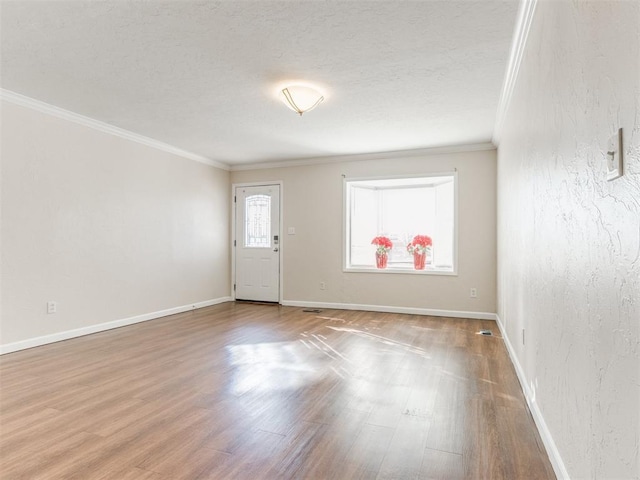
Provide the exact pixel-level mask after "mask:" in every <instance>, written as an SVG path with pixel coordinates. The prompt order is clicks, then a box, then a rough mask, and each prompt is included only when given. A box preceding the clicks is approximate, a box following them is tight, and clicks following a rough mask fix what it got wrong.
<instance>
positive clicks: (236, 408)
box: [0, 302, 555, 480]
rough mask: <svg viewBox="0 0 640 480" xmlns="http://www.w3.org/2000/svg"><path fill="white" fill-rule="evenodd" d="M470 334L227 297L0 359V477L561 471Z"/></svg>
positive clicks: (503, 369)
mask: <svg viewBox="0 0 640 480" xmlns="http://www.w3.org/2000/svg"><path fill="white" fill-rule="evenodd" d="M480 329H492V330H493V331H494V333H498V330H497V326H496V324H495V323H494V322H491V321H481V320H463V319H451V318H441V317H426V316H417V315H400V314H385V313H372V312H360V311H342V310H323V311H321V312H319V313H307V312H303V311H302V309H300V308H293V307H279V306H270V305H251V304H235V303H232V302H231V303H225V304H222V305H216V306H213V307H208V308H203V309H200V310H196V311H193V312H188V313H184V314H180V315H174V316H171V317H165V318H162V319H157V320H153V321H149V322H145V323H140V324H137V325H133V326H129V327H124V328H120V329H116V330H111V331H107V332H103V333H99V334H95V335H90V336H86V337H82V338H77V339H73V340H68V341H65V342H59V343H56V344H51V345H47V346H43V347H38V348H33V349H30V350H24V351H22V352H16V353H12V354H8V355H4V356H2V357H0V381H1V382H2V383H1V384H2V388H1V390H0V397H1V398H0V399H1V404H0V434H1V439H0V477H1V478H3V479H4V480H9V479H23V478H24V479H47V480H52V479H118V480H123V479H124V480H126V479H153V480H156V479H157V480H160V479H171V480H176V479H189V480H194V479H227V478H229V479H260V478H262V479H281V478H282V479H305V478H308V479H356V478H362V479H375V478H394V479H411V478H415V479H417V478H434V479H447V478H474V479H475V478H479V479H510V480H511V479H535V478H541V479H549V478H555V476H554V474H553V470H552V468H551V465H550V463H549V460H548V459H547V456H546V453H545V451H544V447H543V446H542V443H541V440H540V438H539V436H538V433H537V431H536V429H535V427H534V423H533V420H532V419H531V416H530V414H529V412H528V410H527V408H526V404H525V401H524V398H523V395H522V392H521V390H520V387H519V384H518V380H517V377H516V375H515V372H514V369H513V366H512V365H511V363H510V361H509V358H508V355H507V352H506V349H505V346H504V344H503V341H502V339H501V338H500V337H499V336H495V337H486V336H481V335H478V334H477V332H478V331H479V330H480Z"/></svg>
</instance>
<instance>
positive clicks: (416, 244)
mask: <svg viewBox="0 0 640 480" xmlns="http://www.w3.org/2000/svg"><path fill="white" fill-rule="evenodd" d="M431 245H433V242H432V240H431V237H429V236H428V235H416V236H415V237H413V240H412V241H411V243H409V245H407V251H408V252H409V253H412V254H413V267H414V268H415V269H416V270H424V265H425V261H426V258H427V252H430V251H431Z"/></svg>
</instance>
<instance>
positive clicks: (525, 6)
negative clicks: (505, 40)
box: [492, 0, 537, 145]
mask: <svg viewBox="0 0 640 480" xmlns="http://www.w3.org/2000/svg"><path fill="white" fill-rule="evenodd" d="M536 3H537V0H521V2H520V9H519V10H518V19H517V20H516V26H515V29H514V32H513V42H512V44H511V53H510V55H509V63H508V64H507V69H506V71H505V75H504V81H503V85H502V92H501V93H500V101H499V102H498V110H497V112H496V123H495V126H494V128H493V138H492V141H493V144H494V145H498V144H499V143H500V135H501V133H502V125H503V124H504V119H505V117H506V115H507V111H508V110H509V105H510V103H511V96H512V95H513V89H514V87H515V84H516V80H517V79H518V73H519V71H520V64H521V62H522V56H523V55H524V49H525V46H526V44H527V38H528V37H529V29H530V28H531V23H532V21H533V14H534V12H535V9H536Z"/></svg>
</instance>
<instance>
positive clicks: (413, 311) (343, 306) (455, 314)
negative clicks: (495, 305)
mask: <svg viewBox="0 0 640 480" xmlns="http://www.w3.org/2000/svg"><path fill="white" fill-rule="evenodd" d="M282 305H284V306H286V307H304V308H323V309H336V310H363V311H365V312H383V313H406V314H409V315H431V316H434V317H452V318H473V319H477V320H494V321H495V320H496V314H495V313H488V312H465V311H460V310H436V309H432V308H416V307H393V306H388V305H361V304H357V303H326V302H307V301H298V300H283V301H282Z"/></svg>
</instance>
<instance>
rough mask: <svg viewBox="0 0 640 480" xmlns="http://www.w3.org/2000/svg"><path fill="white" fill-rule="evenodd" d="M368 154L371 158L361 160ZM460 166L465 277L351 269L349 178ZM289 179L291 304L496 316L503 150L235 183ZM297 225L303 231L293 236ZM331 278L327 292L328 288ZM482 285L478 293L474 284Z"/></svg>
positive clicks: (312, 168) (292, 171)
mask: <svg viewBox="0 0 640 480" xmlns="http://www.w3.org/2000/svg"><path fill="white" fill-rule="evenodd" d="M360 158H366V157H360ZM456 168H457V170H458V187H459V197H458V199H459V250H458V252H459V261H458V275H457V276H441V275H410V274H392V273H384V274H381V273H353V272H350V273H345V272H343V271H342V268H343V264H342V253H343V246H342V245H343V244H342V242H343V236H342V235H343V234H342V232H343V191H342V189H343V177H342V175H346V176H347V177H363V176H384V175H402V174H409V175H413V174H422V173H432V172H450V171H453V170H454V169H456ZM269 180H271V181H276V180H282V181H283V201H284V229H283V230H284V232H285V234H284V238H283V244H282V251H283V255H284V275H283V281H284V300H285V303H290V302H304V303H307V304H309V303H322V304H327V303H328V304H341V305H344V306H349V305H367V306H382V307H400V308H402V307H410V308H417V309H435V310H447V311H464V312H480V313H489V314H491V313H495V311H496V310H495V297H496V289H495V281H496V280H495V279H496V267H495V263H496V244H495V236H496V204H495V201H496V197H495V195H496V192H495V188H496V184H495V181H496V152H495V150H485V151H477V152H458V153H449V154H437V155H424V156H420V157H413V158H393V157H392V156H391V157H389V158H388V159H384V160H378V159H376V160H359V161H355V160H354V161H345V162H341V163H329V164H317V165H307V166H296V167H283V168H272V169H262V170H249V171H235V172H232V174H231V181H232V182H233V183H243V182H261V181H269ZM288 227H295V229H296V235H287V234H286V232H287V228H288ZM320 282H326V290H320V288H319V284H320ZM471 287H476V288H477V289H478V298H476V299H472V298H470V297H469V289H470V288H471Z"/></svg>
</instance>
